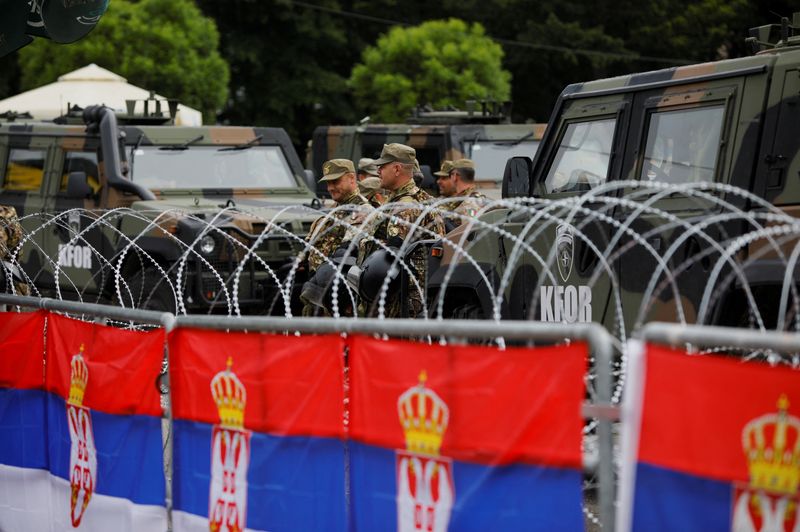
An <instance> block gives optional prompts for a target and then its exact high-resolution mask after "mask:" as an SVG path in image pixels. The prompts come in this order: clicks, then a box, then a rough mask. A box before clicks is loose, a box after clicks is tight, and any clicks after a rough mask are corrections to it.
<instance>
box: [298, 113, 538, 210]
mask: <svg viewBox="0 0 800 532" xmlns="http://www.w3.org/2000/svg"><path fill="white" fill-rule="evenodd" d="M477 107H478V104H477V102H468V105H467V110H466V111H459V110H447V111H433V110H429V109H423V108H418V109H416V110H415V111H414V112H413V114H412V116H410V117H409V118H408V120H407V123H405V124H370V123H368V122H367V123H364V124H361V125H356V126H323V127H318V128H316V129H315V130H314V133H313V136H312V139H311V145H310V147H309V150H308V152H307V154H306V165H307V167H308V168H311V169H312V170H313V171H314V173H315V174H316V175H317V176H319V175H321V172H322V163H324V162H325V161H327V160H329V159H339V158H342V159H350V160H352V161H355V162H358V160H359V159H360V158H362V157H370V158H373V159H377V158H378V156H379V155H380V153H381V149H382V148H383V145H384V144H389V143H392V142H399V143H402V144H406V145H408V146H411V147H412V148H414V149H416V150H417V159H418V160H419V163H420V166H421V167H422V170H423V173H424V174H425V183H424V184H423V188H426V189H429V190H430V189H434V188H435V179H434V177H433V175H432V173H431V172H432V171H433V172H435V171H437V170H439V168H440V166H441V164H442V161H445V160H450V161H453V160H456V159H463V158H468V159H473V160H474V161H475V165H476V172H475V174H476V180H475V181H476V185H477V187H478V188H479V189H481V192H483V193H484V194H486V195H487V196H489V197H494V198H499V197H500V182H501V180H502V177H503V168H504V167H505V162H506V160H507V159H508V158H509V157H514V156H516V155H524V156H528V157H533V156H534V155H535V153H536V149H537V147H538V146H539V141H540V140H541V138H542V135H543V134H544V129H545V125H544V124H512V123H511V122H510V118H509V114H510V113H509V112H510V106H509V105H507V104H506V105H499V104H497V103H492V102H481V103H480V108H477ZM317 194H318V195H320V196H327V191H326V190H325V188H324V187H320V188H318V189H317Z"/></svg>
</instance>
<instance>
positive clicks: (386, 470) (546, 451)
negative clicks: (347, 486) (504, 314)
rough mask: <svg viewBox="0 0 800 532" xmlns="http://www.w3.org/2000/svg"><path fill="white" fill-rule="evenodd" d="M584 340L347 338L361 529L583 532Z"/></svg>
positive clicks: (355, 499)
mask: <svg viewBox="0 0 800 532" xmlns="http://www.w3.org/2000/svg"><path fill="white" fill-rule="evenodd" d="M586 355H587V348H586V345H585V344H582V343H575V344H572V345H569V346H564V347H544V348H536V349H507V350H505V351H500V350H498V349H494V348H489V347H470V346H438V345H426V344H420V343H411V342H404V341H382V340H375V339H371V338H366V337H358V336H356V337H352V338H351V339H350V390H351V392H350V393H351V395H350V405H351V413H350V422H351V423H350V441H349V446H350V477H351V486H352V493H351V519H352V523H353V525H354V528H355V529H356V530H392V529H396V530H400V531H403V532H405V531H411V530H424V531H445V530H448V529H449V530H504V531H513V530H548V531H549V530H579V529H582V527H583V514H582V511H581V481H582V465H581V464H582V456H581V435H582V427H583V421H582V418H581V403H582V401H583V399H584V381H583V378H584V373H585V370H586V358H587V356H586Z"/></svg>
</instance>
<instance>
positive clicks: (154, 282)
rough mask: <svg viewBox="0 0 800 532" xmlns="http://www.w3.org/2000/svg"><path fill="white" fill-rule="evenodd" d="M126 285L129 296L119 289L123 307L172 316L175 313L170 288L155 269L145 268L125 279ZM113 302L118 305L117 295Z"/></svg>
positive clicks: (173, 299)
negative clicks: (166, 313)
mask: <svg viewBox="0 0 800 532" xmlns="http://www.w3.org/2000/svg"><path fill="white" fill-rule="evenodd" d="M127 283H128V289H129V290H130V294H128V291H127V290H125V288H124V287H122V286H121V287H120V291H121V293H122V303H123V305H124V306H125V307H128V308H137V309H142V310H156V311H160V312H172V313H173V314H174V313H175V312H176V311H177V308H176V305H175V295H174V292H173V290H172V287H171V286H170V285H169V283H168V282H167V280H166V279H164V277H163V275H162V274H161V272H159V271H158V270H157V269H155V268H145V269H144V270H142V271H140V272H138V273H136V274H135V275H133V277H131V278H130V279H127ZM114 302H115V304H117V305H119V304H120V300H119V296H118V294H115V295H114Z"/></svg>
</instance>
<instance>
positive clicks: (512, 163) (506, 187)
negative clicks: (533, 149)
mask: <svg viewBox="0 0 800 532" xmlns="http://www.w3.org/2000/svg"><path fill="white" fill-rule="evenodd" d="M532 171H533V161H531V159H530V157H521V156H520V157H512V158H511V159H509V160H508V161H507V162H506V169H505V171H504V172H503V198H527V197H528V196H530V193H531V172H532Z"/></svg>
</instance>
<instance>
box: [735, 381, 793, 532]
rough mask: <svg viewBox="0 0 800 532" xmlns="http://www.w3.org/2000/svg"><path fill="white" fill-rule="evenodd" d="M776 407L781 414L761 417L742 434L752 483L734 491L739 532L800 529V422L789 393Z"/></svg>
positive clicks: (736, 529) (748, 424)
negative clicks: (791, 410) (799, 489)
mask: <svg viewBox="0 0 800 532" xmlns="http://www.w3.org/2000/svg"><path fill="white" fill-rule="evenodd" d="M777 407H778V411H777V412H776V413H770V414H765V415H763V416H760V417H757V418H755V419H753V420H751V421H750V422H748V423H747V424H746V425H745V427H744V429H743V430H742V447H743V450H744V453H745V457H746V459H747V467H748V471H749V477H750V482H749V484H747V485H737V486H736V487H735V494H734V507H733V520H732V529H733V530H734V531H736V532H740V531H741V532H744V531H748V532H749V531H755V532H791V531H794V530H798V528H800V496H799V495H800V493H798V487H800V418H797V417H795V416H791V415H789V413H788V410H789V400H788V398H787V397H786V395H785V394H782V395H781V396H780V398H779V399H778V404H777Z"/></svg>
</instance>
